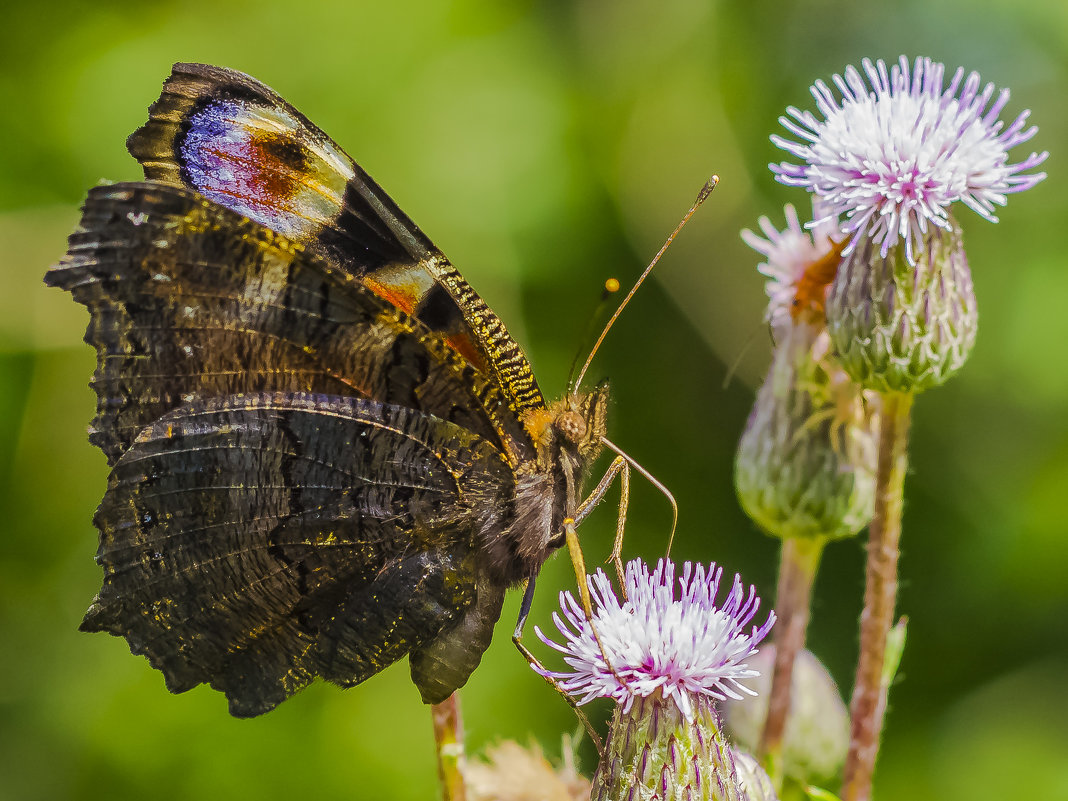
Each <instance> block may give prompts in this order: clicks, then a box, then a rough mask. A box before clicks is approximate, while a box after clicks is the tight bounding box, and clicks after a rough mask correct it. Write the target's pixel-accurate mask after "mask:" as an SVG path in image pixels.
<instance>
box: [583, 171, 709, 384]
mask: <svg viewBox="0 0 1068 801" xmlns="http://www.w3.org/2000/svg"><path fill="white" fill-rule="evenodd" d="M718 183H719V176H718V175H713V176H712V177H711V178H709V179H708V180H707V181H706V182H705V185H704V186H702V187H701V191H700V192H698V193H697V199H696V200H694V202H693V205H692V206H690V210H689V211H687V212H686V214H684V215H683V217H682V219H681V220H680V221H679V224H678V225H676V226H675V230H674V231H672V232H671V236H669V237H668V238H667V240H666V241H665V242H664V244H663V245H662V246H661V248H660V250H659V251H657V254H656V256H654V257H653V260H652V261H651V262H649V266H648V267H646V268H645V270H644V271H642V274H641V275H639V276H638V280H637V281H635V282H634V286H632V287H631V288H630V291H629V292H628V293H627V295H626V297H624V298H623V300H621V301H620V302H619V306H617V307H616V310H615V311H614V312H613V313H612V316H611V317H610V318H609V319H608V322H607V323H605V326H604V328H603V329H602V330H601V335H600V336H599V337H597V341H596V342H594V343H593V348H591V349H590V354H589V356H587V357H586V363H585V364H583V365H582V369H581V370H579V374H578V377H577V378H576V379H575V383H574V384H573V385H569V386H568V390H569V392H570V393H571V394H574V393H576V392H578V389H579V387H580V386H581V385H582V379H583V378H585V377H586V371H587V370H589V369H590V364H591V363H592V362H593V357H594V356H596V355H597V351H598V350H600V348H601V343H602V342H604V339H605V337H606V336H608V332H609V331H610V330H611V329H612V326H613V325H615V322H616V320H618V319H619V315H620V314H622V313H623V309H625V308H626V307H627V304H628V303H630V299H631V298H633V297H634V295H635V294H636V293H637V291H638V287H640V286H641V285H642V284H643V283H645V279H646V278H648V277H649V273H651V272H652V271H653V268H654V267H656V265H657V262H659V261H660V257H661V256H663V255H664V253H665V252H666V251H667V249H668V248H669V247H670V246H671V243H672V242H674V241H675V237H676V236H678V235H679V231H681V230H682V228H683V226H685V225H686V223H688V222H689V221H690V218H691V217H692V216H693V215H694V212H696V211H697V209H699V208H700V207H701V204H702V203H704V202H705V201H706V200H708V196H709V195H711V194H712V190H713V189H715V188H716V185H717V184H718Z"/></svg>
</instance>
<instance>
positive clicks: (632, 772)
mask: <svg viewBox="0 0 1068 801" xmlns="http://www.w3.org/2000/svg"><path fill="white" fill-rule="evenodd" d="M722 575H723V568H721V567H720V568H717V567H716V566H715V565H710V566H709V567H708V568H707V569H706V568H705V567H704V566H703V565H697V566H694V565H693V564H691V563H689V562H686V563H685V564H684V565H683V568H682V576H681V577H679V579H678V582H677V583H678V588H677V591H676V586H675V585H676V579H675V565H674V564H673V563H671V562H670V561H668V560H663V559H662V560H660V562H659V563H658V564H657V566H656V569H655V570H654V571H653V572H652V573H651V574H650V572H649V569H648V567H646V566H645V565H644V564H643V563H642V562H640V561H638V560H635V561H632V562H630V563H629V564H628V565H627V568H626V575H625V577H624V588H625V591H626V594H625V598H626V600H625V601H622V602H621V601H620V600H619V598H618V597H617V596H616V594H615V592H614V591H613V589H612V586H611V583H610V582H609V580H608V577H607V576H606V575H605V574H604V572H603V571H600V570H598V571H597V573H596V574H594V575H592V576H590V577H589V589H590V593H591V596H592V601H593V607H594V609H593V627H591V625H590V621H588V620H587V619H586V616H585V614H584V612H583V610H582V606H581V605H580V604H579V602H578V601H577V600H576V599H575V597H574V596H573V595H571V593H568V592H564V593H561V595H560V607H561V613H559V614H554V615H553V620H554V622H555V623H556V626H557V628H558V629H559V630H560V633H561V634H562V635H563V638H564V644H562V645H561V644H557V643H556V642H554V641H553V640H551V639H550V638H549V637H547V636H546V635H544V634H543V633H542V632H541V631H540V630H539V629H535V631H536V632H537V635H538V636H539V637H540V638H541V639H542V641H543V642H545V643H546V644H547V645H549V646H551V647H553V648H555V649H556V650H558V651H560V652H562V653H563V655H564V661H565V662H566V663H567V664H568V665H569V666H570V668H571V670H569V671H559V672H554V671H549V670H543V671H542V674H543V675H545V676H548V677H551V678H553V679H554V680H555V681H556V682H557V683H558V686H559V687H560V688H561V689H562V690H564V691H565V692H568V693H570V694H571V695H573V696H575V697H576V698H577V699H578V703H579V704H584V703H586V702H588V701H591V700H592V699H594V698H597V697H605V698H612V699H614V700H615V701H616V703H617V707H616V711H615V714H614V716H613V719H612V723H611V725H610V728H609V733H608V741H607V743H606V747H605V753H604V757H603V759H602V761H601V763H600V765H599V766H598V768H597V774H596V775H595V777H594V780H593V784H594V787H593V792H592V796H591V798H592V799H594V801H624V799H626V801H638V799H650V798H658V799H662V801H668V800H669V799H672V800H674V799H678V801H682V800H683V799H690V798H694V799H697V798H705V799H713V800H714V801H743V800H744V799H747V798H748V795H747V792H746V786H745V785H743V784H742V779H741V778H740V776H739V774H738V772H737V770H736V768H735V757H734V753H733V751H732V749H731V747H730V746H729V745H728V744H727V742H726V740H725V738H724V737H723V734H722V731H721V727H720V722H719V716H718V713H717V712H716V710H715V707H714V706H713V701H714V700H723V699H725V698H736V699H740V698H742V697H743V694H745V695H752V691H751V690H749V689H748V688H747V687H746V686H745V684H743V683H742V682H743V681H745V680H747V679H752V678H753V677H754V676H755V673H754V671H753V670H752V669H751V668H749V667H748V665H747V663H746V661H745V660H747V659H749V658H751V657H752V656H753V655H755V654H756V653H757V645H759V643H760V642H761V641H762V640H763V639H764V637H765V636H766V635H767V633H768V631H769V630H770V629H771V627H772V625H773V624H774V622H775V613H774V612H769V613H768V616H767V619H766V620H765V622H764V623H763V625H760V626H756V625H754V626H753V627H752V629H751V630H750V631H748V632H747V631H746V627H747V626H749V623H750V621H752V619H753V617H754V616H755V615H756V613H757V610H758V608H759V606H760V599H759V598H758V597H757V595H756V590H755V589H754V588H752V587H750V589H749V592H748V594H746V592H745V590H744V588H743V586H742V583H741V579H740V578H739V577H738V576H735V577H734V583H733V585H732V586H731V589H730V592H729V593H728V594H727V597H726V598H725V600H724V602H723V603H722V604H721V605H717V603H716V595H717V594H718V589H719V582H720V579H721V577H722ZM594 628H596V636H595V635H594ZM598 638H599V640H600V643H598ZM602 645H603V651H602V647H601V646H602ZM606 656H607V661H606V659H605V657H606Z"/></svg>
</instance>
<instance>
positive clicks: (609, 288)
mask: <svg viewBox="0 0 1068 801" xmlns="http://www.w3.org/2000/svg"><path fill="white" fill-rule="evenodd" d="M618 291H619V281H618V280H617V279H615V278H609V279H608V280H607V281H605V282H604V289H603V290H602V291H601V299H600V300H599V301H598V302H597V305H596V306H595V307H594V309H593V314H591V315H590V321H589V322H588V323H587V324H586V330H585V332H583V334H582V339H580V340H579V347H578V350H576V351H575V357H574V358H573V359H572V360H571V367H570V368H568V371H567V394H568V395H570V394H571V392H572V383H573V380H574V378H575V368H576V367H578V360H579V357H580V356H581V355H582V354H583V353H585V352H586V346H587V345H588V344H589V342H590V340H591V339H592V338H593V327H594V326H595V325H597V321H598V320H599V319H601V313H602V312H603V311H604V304H605V303H607V302H608V299H609V298H610V297H612V295H614V294H615V293H616V292H618Z"/></svg>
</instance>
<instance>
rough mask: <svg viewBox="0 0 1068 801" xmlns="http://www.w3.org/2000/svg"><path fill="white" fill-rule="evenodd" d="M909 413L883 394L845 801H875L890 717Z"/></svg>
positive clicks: (907, 397) (908, 402)
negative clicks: (889, 646) (890, 656)
mask: <svg viewBox="0 0 1068 801" xmlns="http://www.w3.org/2000/svg"><path fill="white" fill-rule="evenodd" d="M911 410H912V395H911V394H903V393H886V394H884V395H883V412H882V429H881V431H880V432H879V465H878V471H877V473H876V479H875V480H876V488H875V514H874V516H873V517H872V521H871V526H870V528H869V533H868V564H867V570H866V579H865V586H864V611H863V612H862V613H861V616H860V657H859V659H858V660H857V675H856V681H855V682H854V685H853V698H852V701H851V702H850V705H849V719H850V737H849V755H848V756H847V757H846V763H845V769H844V772H843V776H842V793H841V797H842V801H868V799H870V798H871V783H872V775H873V774H874V772H875V756H876V754H877V753H878V751H879V735H880V733H881V731H882V728H883V717H884V715H885V714H886V695H887V687H886V686H884V683H883V681H882V677H883V668H884V665H885V662H886V638H887V635H888V634H889V633H890V627H891V626H892V625H893V623H894V606H895V604H896V601H897V560H898V554H899V544H900V540H901V509H902V504H903V500H904V485H905V470H906V468H907V466H908V457H907V455H906V450H907V445H908V435H909V421H910V412H911Z"/></svg>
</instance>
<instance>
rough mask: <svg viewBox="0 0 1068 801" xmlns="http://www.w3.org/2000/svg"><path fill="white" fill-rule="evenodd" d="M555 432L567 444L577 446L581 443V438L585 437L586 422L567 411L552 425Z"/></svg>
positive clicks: (572, 412) (574, 413)
mask: <svg viewBox="0 0 1068 801" xmlns="http://www.w3.org/2000/svg"><path fill="white" fill-rule="evenodd" d="M554 425H555V426H556V430H557V431H559V432H560V434H561V435H562V436H563V437H564V439H566V440H567V441H568V442H573V443H575V444H578V443H579V442H581V441H582V438H583V437H584V436H586V421H585V420H583V419H582V415H581V414H579V413H578V412H576V411H573V410H569V411H566V412H561V413H560V416H559V417H557V418H556V422H555V423H554Z"/></svg>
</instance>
